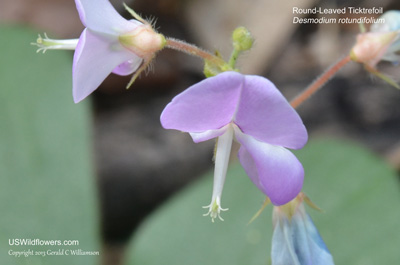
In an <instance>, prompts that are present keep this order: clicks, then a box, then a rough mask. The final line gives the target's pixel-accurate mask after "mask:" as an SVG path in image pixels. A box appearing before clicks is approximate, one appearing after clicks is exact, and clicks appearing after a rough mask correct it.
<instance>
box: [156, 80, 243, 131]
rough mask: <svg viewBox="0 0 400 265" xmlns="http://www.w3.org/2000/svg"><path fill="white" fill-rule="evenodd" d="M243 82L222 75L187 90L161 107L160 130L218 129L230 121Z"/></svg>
mask: <svg viewBox="0 0 400 265" xmlns="http://www.w3.org/2000/svg"><path fill="white" fill-rule="evenodd" d="M243 78H244V76H243V75H241V74H239V73H235V72H225V73H222V74H219V75H217V76H214V77H210V78H207V79H205V80H203V81H201V82H200V83H197V84H195V85H193V86H191V87H189V88H188V89H187V90H186V91H184V92H182V93H181V94H179V95H178V96H176V97H175V98H174V99H173V100H172V102H170V103H169V104H168V105H167V106H166V107H165V109H164V111H163V112H162V114H161V124H162V126H163V127H164V128H166V129H175V130H180V131H184V132H190V133H201V132H205V131H208V130H217V129H220V128H222V127H223V126H225V125H227V124H228V123H230V122H231V121H232V118H233V115H234V113H235V111H236V107H237V103H238V100H239V97H240V93H241V90H242V84H243Z"/></svg>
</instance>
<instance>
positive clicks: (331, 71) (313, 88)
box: [290, 55, 351, 108]
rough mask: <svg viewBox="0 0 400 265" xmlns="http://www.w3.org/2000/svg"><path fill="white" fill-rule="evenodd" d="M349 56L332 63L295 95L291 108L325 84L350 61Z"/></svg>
mask: <svg viewBox="0 0 400 265" xmlns="http://www.w3.org/2000/svg"><path fill="white" fill-rule="evenodd" d="M350 61H351V59H350V56H349V55H348V56H346V57H344V58H343V59H341V60H340V61H338V62H337V63H335V64H334V65H332V66H331V67H330V68H329V69H328V70H326V71H325V72H324V73H323V74H322V75H320V76H319V77H318V78H317V79H316V80H315V81H314V82H312V83H311V85H309V86H308V87H307V88H306V89H305V90H304V91H303V92H301V93H300V95H298V96H297V97H295V98H294V99H293V100H292V101H291V102H290V105H292V107H293V108H297V107H298V106H299V105H300V104H302V103H303V102H304V101H306V100H307V99H309V98H310V97H311V96H312V95H313V94H314V93H315V92H317V91H318V90H319V89H320V88H321V87H323V86H324V85H325V83H326V82H328V81H329V79H331V78H332V77H333V76H334V75H335V74H336V73H337V72H338V71H339V70H340V69H341V68H342V67H343V66H345V65H346V64H347V63H348V62H350Z"/></svg>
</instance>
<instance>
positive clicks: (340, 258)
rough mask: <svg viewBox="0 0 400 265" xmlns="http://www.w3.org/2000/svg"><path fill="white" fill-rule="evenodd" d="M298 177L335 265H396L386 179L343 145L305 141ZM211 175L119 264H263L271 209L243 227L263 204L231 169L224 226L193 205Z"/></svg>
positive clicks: (388, 173)
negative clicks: (302, 173) (316, 208)
mask: <svg viewBox="0 0 400 265" xmlns="http://www.w3.org/2000/svg"><path fill="white" fill-rule="evenodd" d="M296 155H297V156H298V157H299V159H300V160H301V161H302V162H303V165H304V167H305V170H306V180H305V184H304V191H305V192H306V194H307V195H308V196H309V197H310V198H311V199H312V200H313V202H315V203H316V204H317V205H318V206H320V207H321V208H323V209H324V212H323V213H320V212H317V211H314V210H312V209H310V208H308V212H309V213H310V214H311V215H312V217H313V220H314V222H315V224H316V225H317V227H318V228H319V230H320V232H321V235H322V237H323V238H324V240H325V242H326V244H327V246H328V248H329V249H330V251H331V253H332V254H333V257H334V259H335V263H336V264H352V265H358V264H359V265H361V264H362V265H368V264H397V262H398V261H399V252H398V247H399V246H400V233H399V229H398V227H399V220H400V200H399V198H400V193H399V185H398V184H399V183H398V181H397V179H396V177H395V174H394V172H393V171H392V170H391V169H390V168H388V166H387V165H386V164H384V163H383V162H382V161H381V160H380V159H378V158H377V157H375V156H374V155H372V154H371V153H369V152H368V151H366V150H364V149H363V148H360V147H358V146H356V145H354V144H351V143H342V142H339V141H332V140H331V141H316V142H313V141H311V142H310V143H309V144H308V145H307V147H306V148H304V149H303V150H300V151H298V152H296ZM211 190H212V175H211V174H210V175H207V176H206V177H205V178H203V179H201V180H200V181H199V182H198V183H196V184H194V185H192V186H190V187H188V188H187V189H185V190H184V191H183V192H181V193H179V194H178V195H177V196H175V197H174V198H173V199H171V200H170V201H169V202H168V203H166V204H165V205H164V206H163V207H161V208H160V209H159V210H158V211H157V212H155V213H154V214H153V215H152V216H151V217H150V218H149V219H148V220H147V221H146V222H145V223H144V224H143V225H142V227H141V229H140V230H139V231H138V232H137V234H136V236H135V237H134V238H133V242H132V244H131V246H130V249H129V254H130V255H129V256H128V260H127V264H130V265H158V264H175V265H180V264H191V265H197V264H199V265H200V264H202V265H203V264H213V265H226V264H229V265H234V264H237V265H239V264H240V265H243V264H270V248H271V243H270V241H271V237H272V222H271V209H272V207H271V206H269V207H267V208H266V209H265V210H264V212H263V213H262V214H261V216H260V217H259V218H257V219H256V220H255V221H254V223H252V224H250V225H246V224H247V222H248V221H249V220H250V218H251V217H252V216H253V214H254V213H255V212H256V211H257V210H258V209H259V207H261V205H262V203H263V200H264V197H263V195H262V194H261V192H259V191H258V190H257V189H256V188H255V187H254V186H253V185H252V183H251V181H250V180H249V178H248V177H246V175H245V173H244V171H243V169H242V168H241V166H240V165H239V164H235V165H233V166H232V167H231V168H230V170H229V172H228V177H227V183H226V186H225V191H224V197H223V200H222V206H223V207H229V208H230V209H229V211H228V212H224V213H223V218H224V219H225V221H224V222H220V221H218V220H217V221H216V223H212V222H211V220H210V218H209V217H202V216H201V213H204V212H205V211H204V209H203V210H202V209H201V208H200V206H202V205H207V204H208V203H209V199H210V198H211Z"/></svg>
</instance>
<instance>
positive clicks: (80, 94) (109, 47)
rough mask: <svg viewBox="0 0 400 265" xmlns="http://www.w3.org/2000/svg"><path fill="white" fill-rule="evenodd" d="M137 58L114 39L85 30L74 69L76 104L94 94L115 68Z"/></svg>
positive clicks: (73, 83) (76, 52)
mask: <svg viewBox="0 0 400 265" xmlns="http://www.w3.org/2000/svg"><path fill="white" fill-rule="evenodd" d="M137 58H138V57H137V56H136V55H135V54H133V53H131V52H129V51H128V50H126V49H125V48H123V47H122V46H119V44H118V42H117V41H115V40H113V39H112V38H106V37H100V36H98V35H96V34H94V33H92V32H90V31H89V30H87V29H85V30H84V31H83V32H82V34H81V37H80V38H79V42H78V45H77V47H76V50H75V54H74V62H73V68H72V92H73V96H74V101H75V103H78V102H79V101H81V100H82V99H84V98H85V97H87V96H88V95H89V94H90V93H92V92H93V91H94V90H95V89H96V88H97V87H98V86H99V85H100V84H101V83H102V82H103V80H104V79H105V78H106V77H107V76H108V75H109V74H110V73H111V71H112V70H113V69H115V67H117V66H118V65H120V64H121V63H123V62H125V61H127V60H137ZM139 64H140V63H139ZM139 64H138V65H137V66H139Z"/></svg>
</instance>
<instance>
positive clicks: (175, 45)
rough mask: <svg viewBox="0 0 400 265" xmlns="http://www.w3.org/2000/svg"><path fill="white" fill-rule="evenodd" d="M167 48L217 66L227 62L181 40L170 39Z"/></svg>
mask: <svg viewBox="0 0 400 265" xmlns="http://www.w3.org/2000/svg"><path fill="white" fill-rule="evenodd" d="M165 47H167V48H171V49H174V50H178V51H181V52H184V53H187V54H189V55H193V56H197V57H200V58H202V59H204V60H207V61H209V62H211V63H213V64H216V65H218V66H223V65H225V64H226V62H225V61H224V60H222V59H221V58H219V57H217V56H215V55H213V54H211V53H209V52H206V51H204V50H202V49H200V48H199V47H197V46H195V45H193V44H189V43H186V42H183V41H180V40H176V39H172V38H168V39H167V44H166V46H165Z"/></svg>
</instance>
